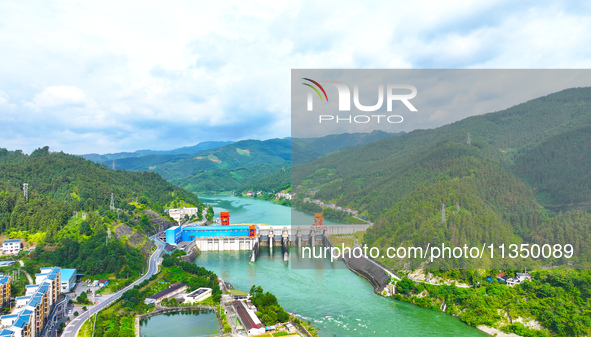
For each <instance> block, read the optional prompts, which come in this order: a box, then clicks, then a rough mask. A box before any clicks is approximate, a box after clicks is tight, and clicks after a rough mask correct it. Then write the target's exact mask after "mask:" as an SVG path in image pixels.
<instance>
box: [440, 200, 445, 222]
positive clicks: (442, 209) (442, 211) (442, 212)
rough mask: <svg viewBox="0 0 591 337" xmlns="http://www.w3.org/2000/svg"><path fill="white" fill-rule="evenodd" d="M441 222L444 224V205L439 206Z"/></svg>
mask: <svg viewBox="0 0 591 337" xmlns="http://www.w3.org/2000/svg"><path fill="white" fill-rule="evenodd" d="M441 222H445V205H444V204H441Z"/></svg>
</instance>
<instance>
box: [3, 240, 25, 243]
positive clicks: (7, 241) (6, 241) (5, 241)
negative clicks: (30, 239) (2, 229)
mask: <svg viewBox="0 0 591 337" xmlns="http://www.w3.org/2000/svg"><path fill="white" fill-rule="evenodd" d="M14 242H21V240H20V239H13V240H4V242H2V243H14Z"/></svg>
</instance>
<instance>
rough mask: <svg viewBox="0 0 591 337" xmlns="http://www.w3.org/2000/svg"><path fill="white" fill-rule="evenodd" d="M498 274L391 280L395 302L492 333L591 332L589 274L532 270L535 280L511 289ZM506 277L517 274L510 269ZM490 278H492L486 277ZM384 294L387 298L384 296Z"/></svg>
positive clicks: (532, 336) (539, 336)
mask: <svg viewBox="0 0 591 337" xmlns="http://www.w3.org/2000/svg"><path fill="white" fill-rule="evenodd" d="M499 272H500V271H499V270H476V271H474V270H461V271H458V270H448V271H443V272H439V273H438V272H435V273H434V274H432V273H427V274H429V275H430V276H431V277H432V279H431V280H430V281H429V282H426V281H425V279H422V280H420V281H419V280H418V278H417V276H418V275H419V274H421V272H420V271H419V272H417V271H415V272H414V273H413V274H412V275H409V276H411V277H413V279H410V278H409V277H407V276H405V277H403V279H402V280H400V281H398V282H393V284H394V287H395V293H394V294H393V295H392V296H391V297H392V298H393V299H395V300H399V301H403V302H407V303H411V304H414V305H417V306H420V307H422V308H426V309H431V310H434V311H440V312H443V313H446V314H448V315H452V316H454V317H457V318H459V319H460V320H461V321H462V322H464V323H466V324H468V325H469V326H473V327H475V328H478V329H479V330H481V331H483V332H486V333H488V334H491V335H495V334H496V335H498V336H515V335H517V336H525V337H549V336H585V335H589V334H590V333H591V316H590V313H591V306H590V304H589V292H590V289H591V288H590V287H589V285H591V273H590V272H589V271H582V270H534V271H531V275H532V280H531V281H524V282H522V283H521V284H519V285H516V286H513V287H511V286H507V285H506V284H504V283H500V282H498V281H497V279H496V275H498V273H499ZM505 272H506V274H511V273H515V272H516V271H511V270H507V271H505ZM487 275H491V276H493V277H491V276H487ZM380 295H382V296H387V295H386V294H384V293H380Z"/></svg>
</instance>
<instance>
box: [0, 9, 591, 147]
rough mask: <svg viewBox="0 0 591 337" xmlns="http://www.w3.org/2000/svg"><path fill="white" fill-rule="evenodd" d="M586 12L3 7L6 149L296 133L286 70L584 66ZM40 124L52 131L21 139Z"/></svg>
mask: <svg viewBox="0 0 591 337" xmlns="http://www.w3.org/2000/svg"><path fill="white" fill-rule="evenodd" d="M576 6H581V8H579V7H576ZM585 6H588V5H585V4H565V3H555V2H551V1H547V2H539V3H535V4H528V5H521V4H519V3H515V2H512V1H492V0H491V1H478V2H472V1H446V2H441V1H415V2H407V3H395V4H393V3H392V2H391V1H377V2H367V3H358V2H355V3H353V2H351V3H350V4H348V3H347V2H343V1H336V0H335V1H327V2H324V1H323V2H310V1H296V2H289V3H287V2H279V1H276V2H268V1H261V2H244V1H238V0H235V1H225V2H223V3H217V4H216V5H215V6H213V5H211V4H208V3H207V4H206V3H202V2H196V1H189V0H187V1H179V2H175V5H174V6H171V5H170V4H169V3H166V2H161V1H148V2H135V1H101V2H82V3H76V4H73V3H71V2H51V3H47V2H44V1H39V2H37V3H36V4H35V5H31V4H29V3H24V2H22V3H21V2H0V60H1V61H2V62H0V88H3V89H4V90H8V88H9V89H10V90H8V92H10V97H9V98H10V104H14V105H15V107H14V108H11V109H12V110H11V111H13V112H14V113H15V114H16V113H18V112H19V111H17V110H18V109H21V110H22V111H21V113H20V114H18V115H21V116H22V117H20V118H21V120H20V122H21V123H20V124H19V125H21V128H19V129H15V130H11V132H10V133H7V132H4V133H2V134H1V135H0V143H3V142H4V143H8V142H9V141H10V142H11V144H14V142H15V139H23V137H24V138H26V139H28V141H27V143H26V144H24V143H23V147H26V148H23V149H24V150H25V151H30V150H32V149H33V148H35V147H37V145H35V146H33V145H30V144H33V143H35V144H38V146H42V145H44V144H45V143H49V140H52V141H53V139H57V140H56V141H55V144H58V146H60V148H57V149H55V150H64V151H74V149H75V150H76V151H84V152H113V151H120V150H135V149H138V148H146V147H148V148H154V149H167V148H174V147H180V146H186V145H191V144H195V143H197V142H199V141H203V140H210V139H213V138H217V139H236V138H249V137H252V138H270V137H284V136H288V135H289V133H290V127H289V119H290V96H289V95H290V87H289V86H290V70H291V69H292V68H456V67H458V68H478V67H486V68H507V67H510V68H556V67H560V68H573V67H582V68H588V67H590V66H591V47H590V46H591V35H589V34H588V32H589V31H590V30H591V14H588V13H591V11H590V10H589V8H585ZM7 99H8V98H6V97H4V96H1V95H0V104H1V102H3V101H5V100H7ZM23 107H25V108H23ZM27 107H29V108H33V110H31V109H27ZM15 114H13V115H12V116H13V117H11V118H14V115H15ZM450 115H454V113H450ZM2 118H4V117H2V116H0V123H2V122H3V120H2ZM449 118H450V117H449V116H448V117H446V118H445V120H446V121H448V120H449ZM40 120H43V121H46V125H47V130H46V132H44V133H36V134H34V135H25V134H24V133H23V132H24V131H21V130H27V127H28V129H33V128H35V127H37V126H38V123H39V121H40ZM441 121H442V120H439V119H436V118H435V119H434V120H432V123H431V124H430V125H429V126H436V125H437V123H438V122H441ZM15 125H17V124H15ZM425 127H427V125H425ZM115 130H118V131H115ZM195 130H199V132H195ZM8 134H12V138H10V139H8V136H6V135H8ZM17 136H20V138H19V137H17ZM25 136H26V137H25ZM31 137H35V138H34V139H31ZM52 137H53V138H52ZM77 137H78V138H79V139H84V140H85V141H84V142H83V143H82V144H81V143H80V142H77V141H76V138H77ZM83 147H86V150H84V149H82V148H83Z"/></svg>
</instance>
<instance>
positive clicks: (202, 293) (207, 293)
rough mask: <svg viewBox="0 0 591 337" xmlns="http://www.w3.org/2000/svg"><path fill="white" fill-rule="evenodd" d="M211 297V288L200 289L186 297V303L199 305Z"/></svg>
mask: <svg viewBox="0 0 591 337" xmlns="http://www.w3.org/2000/svg"><path fill="white" fill-rule="evenodd" d="M208 297H211V288H199V289H197V290H195V291H193V292H192V293H190V294H187V295H186V296H185V301H184V303H198V302H201V301H203V300H204V299H206V298H208Z"/></svg>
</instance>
